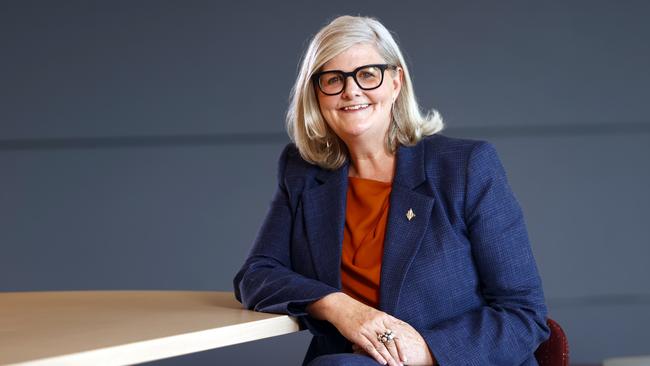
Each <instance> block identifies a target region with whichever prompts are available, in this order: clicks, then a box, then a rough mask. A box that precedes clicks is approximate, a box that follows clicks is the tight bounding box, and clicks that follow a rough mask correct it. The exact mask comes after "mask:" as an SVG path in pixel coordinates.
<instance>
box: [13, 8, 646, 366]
mask: <svg viewBox="0 0 650 366" xmlns="http://www.w3.org/2000/svg"><path fill="white" fill-rule="evenodd" d="M647 4H648V3H647V2H644V1H572V2H564V1H562V2H560V1H556V2H550V3H546V2H544V3H542V2H532V1H500V2H489V3H488V2H453V1H445V2H414V1H413V2H411V1H403V2H400V3H399V4H397V3H395V2H388V1H384V2H378V1H364V2H356V3H354V4H353V3H352V2H349V1H340V0H335V1H328V2H324V1H319V2H307V1H287V2H277V3H276V2H268V3H267V2H259V3H253V2H250V1H236V2H230V3H228V4H227V5H225V4H220V3H217V2H216V1H213V2H208V1H103V2H99V1H95V2H93V1H63V0H62V1H56V2H53V1H6V0H5V1H2V2H0V54H1V56H0V172H1V173H0V174H1V175H0V248H1V252H0V253H1V255H0V290H1V291H35V290H77V289H186V290H194V289H195V290H232V284H231V279H232V277H233V275H234V273H235V272H236V270H237V269H238V268H239V266H240V265H241V263H242V261H243V260H244V257H245V255H246V252H247V250H248V248H249V246H250V244H251V242H252V240H253V238H254V236H255V234H256V231H257V228H258V226H259V224H260V222H261V220H262V217H263V215H264V213H265V210H266V208H267V206H268V203H269V200H270V197H271V194H272V192H273V190H274V185H275V182H274V175H275V165H276V159H277V156H278V154H279V152H280V151H281V149H282V147H283V145H284V144H285V143H286V142H287V141H288V139H287V138H286V135H285V134H284V132H283V116H284V112H285V108H286V105H287V98H288V93H289V89H290V87H291V84H292V82H293V79H294V77H295V74H296V65H297V62H298V59H299V57H300V54H301V52H302V51H303V49H304V48H305V45H306V42H307V40H308V38H309V36H310V35H312V34H313V33H315V32H316V31H317V30H318V28H319V27H320V26H321V25H323V24H324V23H325V22H326V21H327V20H328V19H330V18H331V17H333V16H335V15H340V14H346V13H350V14H364V15H373V16H377V17H379V18H380V19H381V20H382V21H383V22H384V23H385V24H386V25H387V26H388V27H389V28H390V29H392V30H393V31H395V32H396V33H397V36H398V39H399V41H400V43H401V45H402V48H403V50H404V52H405V53H406V55H407V59H408V61H409V62H410V65H411V69H412V73H413V75H414V78H415V79H414V82H415V88H416V91H417V93H418V96H419V100H420V102H421V104H422V105H423V106H425V107H435V108H437V109H439V110H440V111H441V112H442V114H443V116H444V117H445V118H446V122H447V126H448V127H447V130H446V132H445V133H446V134H447V135H450V136H456V137H470V138H479V139H486V140H489V141H491V142H493V143H494V144H495V145H496V146H497V148H498V150H499V153H500V155H501V158H502V160H503V162H504V164H505V166H506V169H507V171H508V174H509V178H510V181H511V184H512V186H513V189H514V190H515V193H516V195H517V197H518V198H519V200H520V202H521V204H522V206H523V208H524V211H525V214H526V217H527V223H528V228H529V232H530V237H531V241H532V245H533V249H534V251H535V254H536V257H537V260H538V264H539V267H540V270H541V273H542V276H543V280H544V285H545V291H546V294H547V300H548V304H549V307H550V315H551V316H552V317H554V318H556V319H557V320H558V321H559V322H560V323H561V324H562V325H563V326H564V327H565V329H566V332H567V333H568V335H569V338H570V343H571V352H572V356H573V360H574V361H575V362H589V361H598V360H601V359H603V358H604V357H610V356H619V355H629V354H644V353H645V354H650V343H648V341H647V339H648V338H647V332H648V328H650V281H649V279H650V265H648V262H649V259H650V249H649V248H650V246H649V245H648V244H650V243H649V239H648V238H649V237H650V225H649V223H648V207H650V193H648V187H650V171H649V170H650V169H649V168H648V163H647V157H648V156H650V120H648V117H647V108H646V105H644V104H647V101H648V99H649V98H648V94H649V93H648V85H650V72H648V65H650V47H649V46H648V45H649V44H650V42H648V39H650V37H649V36H650V22H648V21H647V20H648V18H649V15H650V5H647ZM644 102H646V103H644ZM308 340H309V336H308V334H306V333H305V332H303V333H299V334H294V335H289V336H285V337H278V338H274V339H270V340H263V341H258V342H253V343H249V344H243V345H239V346H233V347H228V348H224V349H219V350H214V351H209V352H203V353H198V354H194V355H189V356H185V357H181V358H174V359H169V360H165V361H159V362H156V363H155V364H159V365H176V364H191V365H204V364H205V365H208V364H241V365H249V364H250V365H253V364H257V363H259V361H261V360H264V362H265V363H266V364H272V365H281V364H284V365H287V364H298V363H299V362H300V360H301V359H302V356H303V354H304V351H305V348H306V345H307V342H308Z"/></svg>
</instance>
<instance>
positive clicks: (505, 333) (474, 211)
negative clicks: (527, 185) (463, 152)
mask: <svg viewBox="0 0 650 366" xmlns="http://www.w3.org/2000/svg"><path fill="white" fill-rule="evenodd" d="M465 184H466V190H465V207H464V216H465V221H466V225H467V230H468V237H469V240H470V242H471V248H472V256H473V259H474V263H475V265H476V268H477V270H478V275H479V278H480V285H481V291H482V295H483V298H484V299H485V304H484V306H482V307H480V308H478V309H476V310H474V311H471V312H468V313H464V314H462V315H460V316H457V317H454V318H451V319H448V320H445V321H443V322H441V323H439V324H436V325H435V326H434V328H433V329H425V330H420V329H418V331H419V332H420V333H421V334H422V336H423V338H424V339H425V340H426V342H427V344H428V346H429V348H430V350H431V352H432V353H433V355H434V356H435V357H436V359H437V360H438V362H439V363H440V365H443V366H452V365H521V364H524V363H525V362H526V360H528V359H530V358H531V357H533V353H534V351H535V350H536V349H537V347H538V345H539V344H540V343H541V342H543V341H544V340H545V339H547V338H548V336H549V330H548V327H547V325H546V305H545V304H544V294H543V291H542V284H541V279H540V277H539V274H538V272H537V266H536V264H535V259H534V257H533V254H532V250H531V248H530V244H529V242H528V234H527V231H526V227H525V223H524V218H523V214H522V210H521V208H520V206H519V204H518V203H517V201H516V199H515V197H514V194H513V193H512V191H511V189H510V187H509V185H508V182H507V178H506V174H505V171H504V169H503V166H502V165H501V162H500V161H499V158H498V156H497V153H496V151H495V149H494V147H493V146H492V145H491V144H489V143H487V142H480V143H478V144H477V145H476V146H474V148H473V149H472V152H471V153H470V157H469V161H468V163H467V173H466V182H465Z"/></svg>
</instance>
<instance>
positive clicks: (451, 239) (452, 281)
mask: <svg viewBox="0 0 650 366" xmlns="http://www.w3.org/2000/svg"><path fill="white" fill-rule="evenodd" d="M396 159H397V162H396V170H395V176H394V181H393V187H392V191H391V194H390V208H389V214H388V215H389V217H388V224H387V228H386V239H385V242H384V255H383V261H382V270H381V280H380V281H381V282H380V300H379V304H380V305H379V308H380V309H381V310H383V311H385V312H387V313H389V314H391V315H393V316H395V317H397V318H399V319H402V320H404V321H406V322H408V323H409V324H411V325H412V326H413V327H414V328H415V329H417V330H418V332H420V334H421V335H422V336H423V337H424V339H425V340H426V342H427V344H428V346H429V348H430V350H431V352H432V353H433V354H434V356H435V357H436V358H437V360H438V362H439V363H440V364H441V365H444V366H453V365H480V366H485V365H499V366H504V365H537V363H536V361H535V358H534V357H533V352H534V351H535V349H537V347H538V345H539V344H540V343H541V342H542V341H544V340H545V339H546V338H548V335H549V330H548V328H547V325H546V306H545V304H544V294H543V291H542V285H541V280H540V277H539V274H538V271H537V267H536V264H535V260H534V258H533V254H532V251H531V248H530V244H529V242H528V234H527V232H526V226H525V223H524V218H523V215H522V211H521V208H520V206H519V204H518V203H517V201H516V199H515V197H514V195H513V193H512V190H511V189H510V187H509V185H508V182H507V178H506V174H505V171H504V169H503V167H502V165H501V162H500V161H499V158H498V156H497V153H496V151H495V149H494V147H493V146H492V145H491V144H490V143H487V142H483V141H474V140H465V139H456V138H450V137H445V136H443V135H434V136H430V137H427V138H425V139H423V140H422V141H420V142H419V143H418V144H417V145H415V146H410V147H405V146H400V147H399V148H398V150H397V158H396ZM347 176H348V165H345V166H343V167H341V168H339V169H337V170H325V169H321V168H319V167H317V166H314V165H312V164H309V163H307V162H305V161H304V160H303V159H302V158H301V157H300V155H299V153H298V151H297V149H296V147H295V146H294V145H293V144H289V145H287V147H286V148H285V149H284V151H283V153H282V156H281V157H280V161H279V166H278V187H277V190H276V192H275V196H274V197H273V200H272V202H271V205H270V208H269V211H268V214H267V215H266V219H265V220H264V223H263V224H262V227H261V229H260V231H259V234H258V236H257V238H256V240H255V243H254V245H253V247H252V249H251V251H250V253H249V256H248V258H247V259H246V261H245V263H244V265H243V266H242V268H241V270H240V271H239V272H238V273H237V275H236V276H235V279H234V287H235V295H236V297H237V299H238V300H239V301H241V302H242V303H243V304H244V305H245V306H246V307H247V308H249V309H253V310H257V311H264V312H273V313H282V314H289V315H292V316H295V317H297V318H298V320H299V321H300V323H301V325H302V326H303V327H305V328H307V329H309V330H310V331H311V333H312V334H313V335H314V338H313V339H312V342H311V344H310V346H309V350H308V351H307V355H306V357H305V363H308V362H309V361H310V360H312V359H313V358H315V357H317V356H319V355H324V354H330V353H340V352H349V351H350V347H351V345H350V343H349V342H348V341H347V340H346V339H345V338H343V337H342V336H341V335H340V333H339V332H338V331H337V330H336V328H334V327H333V326H332V325H331V324H330V323H328V322H325V321H320V320H316V319H313V318H311V317H310V316H309V315H308V314H307V312H306V306H307V305H308V304H309V303H310V302H312V301H314V300H317V299H320V298H322V297H323V296H325V295H327V294H330V293H333V292H337V291H340V289H341V273H340V272H341V270H340V264H341V251H342V243H343V229H344V223H345V207H346V192H347V186H348V178H347ZM409 210H413V212H414V213H415V215H416V216H415V217H414V218H413V219H412V220H408V219H407V217H406V213H407V212H408V211H409Z"/></svg>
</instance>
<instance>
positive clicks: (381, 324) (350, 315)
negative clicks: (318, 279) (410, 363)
mask: <svg viewBox="0 0 650 366" xmlns="http://www.w3.org/2000/svg"><path fill="white" fill-rule="evenodd" d="M307 311H308V312H309V314H310V315H311V316H313V317H315V318H317V319H321V320H327V321H329V322H330V323H332V325H334V326H335V327H336V329H338V331H339V332H340V333H341V334H342V335H343V336H344V337H345V338H347V339H348V340H349V341H350V342H352V343H353V344H354V345H356V346H357V347H359V348H360V349H362V350H364V351H365V352H366V353H367V354H368V355H370V356H371V357H373V358H374V359H375V360H377V362H379V363H381V364H382V365H386V364H388V365H389V366H400V365H402V364H403V363H405V362H406V361H407V360H406V359H405V355H406V349H405V347H406V345H404V344H402V343H401V341H400V339H399V338H395V339H393V341H391V342H387V343H386V344H384V343H381V342H380V341H379V340H378V339H377V335H378V334H381V333H383V332H384V331H386V330H389V329H394V328H395V327H396V326H397V325H398V324H400V320H399V319H396V318H394V317H393V316H391V315H389V314H386V313H384V312H383V311H379V310H377V309H375V308H373V307H370V306H368V305H366V304H364V303H362V302H359V301H357V300H355V299H353V298H352V297H350V296H348V295H346V294H344V293H342V292H336V293H332V294H329V295H327V296H325V297H323V298H322V299H320V300H318V301H314V302H313V303H311V304H310V305H309V306H308V307H307ZM391 327H392V328H391Z"/></svg>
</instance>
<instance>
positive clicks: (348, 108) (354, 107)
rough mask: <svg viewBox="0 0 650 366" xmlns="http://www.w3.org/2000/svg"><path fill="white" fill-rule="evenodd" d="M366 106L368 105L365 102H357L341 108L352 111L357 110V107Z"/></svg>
mask: <svg viewBox="0 0 650 366" xmlns="http://www.w3.org/2000/svg"><path fill="white" fill-rule="evenodd" d="M367 106H368V105H367V104H358V105H353V106H351V107H345V108H343V110H344V111H354V110H357V109H361V108H366V107H367Z"/></svg>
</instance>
